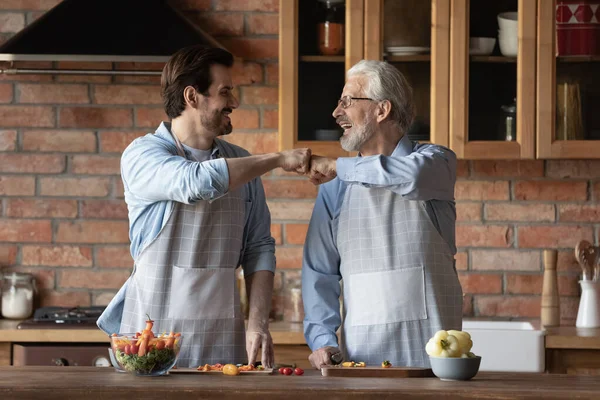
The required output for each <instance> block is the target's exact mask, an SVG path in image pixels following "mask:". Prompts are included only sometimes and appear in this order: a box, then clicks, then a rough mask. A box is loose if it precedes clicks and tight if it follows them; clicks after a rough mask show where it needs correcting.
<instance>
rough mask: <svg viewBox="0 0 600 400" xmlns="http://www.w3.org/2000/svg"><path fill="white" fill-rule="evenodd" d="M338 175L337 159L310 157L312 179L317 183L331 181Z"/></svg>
mask: <svg viewBox="0 0 600 400" xmlns="http://www.w3.org/2000/svg"><path fill="white" fill-rule="evenodd" d="M336 176H337V172H336V160H335V159H333V158H327V157H321V156H312V157H311V158H310V181H311V182H312V183H313V184H315V185H320V184H322V183H325V182H329V181H330V180H332V179H333V178H335V177H336Z"/></svg>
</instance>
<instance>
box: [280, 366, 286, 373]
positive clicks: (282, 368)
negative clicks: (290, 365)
mask: <svg viewBox="0 0 600 400" xmlns="http://www.w3.org/2000/svg"><path fill="white" fill-rule="evenodd" d="M284 371H285V367H281V368H279V373H280V374H281V375H283V374H284Z"/></svg>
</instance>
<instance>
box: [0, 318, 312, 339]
mask: <svg viewBox="0 0 600 400" xmlns="http://www.w3.org/2000/svg"><path fill="white" fill-rule="evenodd" d="M20 322H21V321H13V320H8V319H0V343H2V342H57V343H58V342H87V343H108V336H107V335H106V334H105V333H104V332H102V331H101V330H100V329H97V328H90V329H17V325H19V323H20ZM269 327H270V330H271V336H272V337H273V343H275V344H279V345H281V344H288V345H294V344H304V345H305V344H306V341H305V340H304V333H303V331H302V324H296V323H289V322H272V323H271V324H270V325H269Z"/></svg>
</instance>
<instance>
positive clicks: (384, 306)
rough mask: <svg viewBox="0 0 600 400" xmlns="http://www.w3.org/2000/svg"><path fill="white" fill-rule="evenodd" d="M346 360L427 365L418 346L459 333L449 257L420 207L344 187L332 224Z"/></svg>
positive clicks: (386, 193) (458, 295)
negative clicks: (439, 333) (340, 284)
mask: <svg viewBox="0 0 600 400" xmlns="http://www.w3.org/2000/svg"><path fill="white" fill-rule="evenodd" d="M337 246H338V250H339V252H340V257H341V266H340V270H341V275H342V281H343V286H344V307H343V309H344V316H343V317H344V319H343V321H344V322H343V329H342V336H341V346H342V351H343V352H344V356H345V359H346V360H354V361H364V362H366V363H367V364H370V365H379V364H380V363H381V362H382V361H384V360H389V361H390V362H391V363H392V364H393V365H396V366H413V367H429V358H428V357H427V353H426V352H425V345H426V344H427V341H428V340H429V338H430V337H432V336H433V335H434V334H435V332H436V331H438V330H440V329H446V330H448V329H457V330H460V329H461V328H462V288H461V286H460V282H459V281H458V276H457V274H456V269H455V268H454V256H453V254H452V252H451V250H450V248H449V246H448V244H447V243H446V242H445V241H444V239H443V238H442V237H441V235H440V234H439V233H438V231H437V229H436V228H435V226H434V225H433V223H432V222H431V220H430V218H429V216H428V214H427V211H426V210H425V202H423V201H409V200H405V199H403V198H402V196H401V195H399V194H396V193H393V192H392V191H390V190H386V189H382V188H368V187H364V186H362V185H355V184H351V185H348V188H347V190H346V193H345V197H344V201H343V203H342V209H341V211H340V216H339V219H338V225H337Z"/></svg>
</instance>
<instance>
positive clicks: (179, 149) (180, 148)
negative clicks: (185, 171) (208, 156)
mask: <svg viewBox="0 0 600 400" xmlns="http://www.w3.org/2000/svg"><path fill="white" fill-rule="evenodd" d="M169 133H170V134H171V136H173V139H175V146H176V147H177V154H179V155H180V156H181V157H183V158H186V157H185V150H184V149H183V145H182V144H181V142H180V141H179V138H178V137H177V135H176V134H174V133H173V132H171V131H170V130H169Z"/></svg>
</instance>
